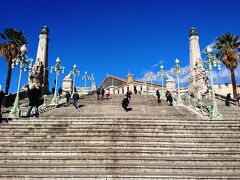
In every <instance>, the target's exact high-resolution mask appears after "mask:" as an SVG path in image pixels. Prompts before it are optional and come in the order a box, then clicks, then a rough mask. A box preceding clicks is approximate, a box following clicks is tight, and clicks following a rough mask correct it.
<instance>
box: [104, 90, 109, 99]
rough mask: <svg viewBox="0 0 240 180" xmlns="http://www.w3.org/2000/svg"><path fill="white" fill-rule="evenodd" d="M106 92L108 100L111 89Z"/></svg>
mask: <svg viewBox="0 0 240 180" xmlns="http://www.w3.org/2000/svg"><path fill="white" fill-rule="evenodd" d="M105 94H106V99H107V100H108V97H109V96H110V91H109V89H107V90H106V93H105Z"/></svg>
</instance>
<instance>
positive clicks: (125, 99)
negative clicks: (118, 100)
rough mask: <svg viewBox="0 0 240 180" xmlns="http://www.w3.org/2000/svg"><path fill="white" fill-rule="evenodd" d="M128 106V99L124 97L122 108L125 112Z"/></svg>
mask: <svg viewBox="0 0 240 180" xmlns="http://www.w3.org/2000/svg"><path fill="white" fill-rule="evenodd" d="M128 105H129V99H128V97H127V95H125V96H124V98H123V100H122V107H123V109H124V110H125V111H127V110H128Z"/></svg>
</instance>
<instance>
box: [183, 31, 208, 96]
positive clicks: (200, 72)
mask: <svg viewBox="0 0 240 180" xmlns="http://www.w3.org/2000/svg"><path fill="white" fill-rule="evenodd" d="M189 42H190V79H189V87H188V90H189V92H191V93H193V94H194V95H195V97H197V98H198V99H202V97H203V96H204V94H205V93H206V92H207V84H208V76H207V73H206V71H205V70H204V68H203V65H202V63H201V53H200V46H199V37H198V33H197V29H196V28H194V27H192V28H191V29H190V38H189Z"/></svg>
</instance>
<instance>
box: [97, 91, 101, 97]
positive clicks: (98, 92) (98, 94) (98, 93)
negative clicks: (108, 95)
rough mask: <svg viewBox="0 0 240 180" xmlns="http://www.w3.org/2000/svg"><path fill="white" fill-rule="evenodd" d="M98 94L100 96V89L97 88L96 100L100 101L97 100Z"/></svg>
mask: <svg viewBox="0 0 240 180" xmlns="http://www.w3.org/2000/svg"><path fill="white" fill-rule="evenodd" d="M100 94H101V92H100V89H99V88H98V90H97V99H98V100H99V99H100V98H99V96H100Z"/></svg>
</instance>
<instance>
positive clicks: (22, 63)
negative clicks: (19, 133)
mask: <svg viewBox="0 0 240 180" xmlns="http://www.w3.org/2000/svg"><path fill="white" fill-rule="evenodd" d="M20 52H21V53H20V54H19V55H18V57H17V58H14V59H13V60H12V61H13V62H12V68H14V67H15V66H17V65H19V67H20V72H19V77H18V87H17V95H16V98H15V101H14V105H13V108H12V109H11V111H10V114H9V116H10V118H18V117H19V115H20V108H19V92H20V86H21V80H22V70H24V71H27V70H28V69H31V67H32V61H33V60H32V59H31V58H28V57H27V46H26V45H25V44H24V45H22V47H21V48H20ZM29 62H30V64H28V63H29Z"/></svg>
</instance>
